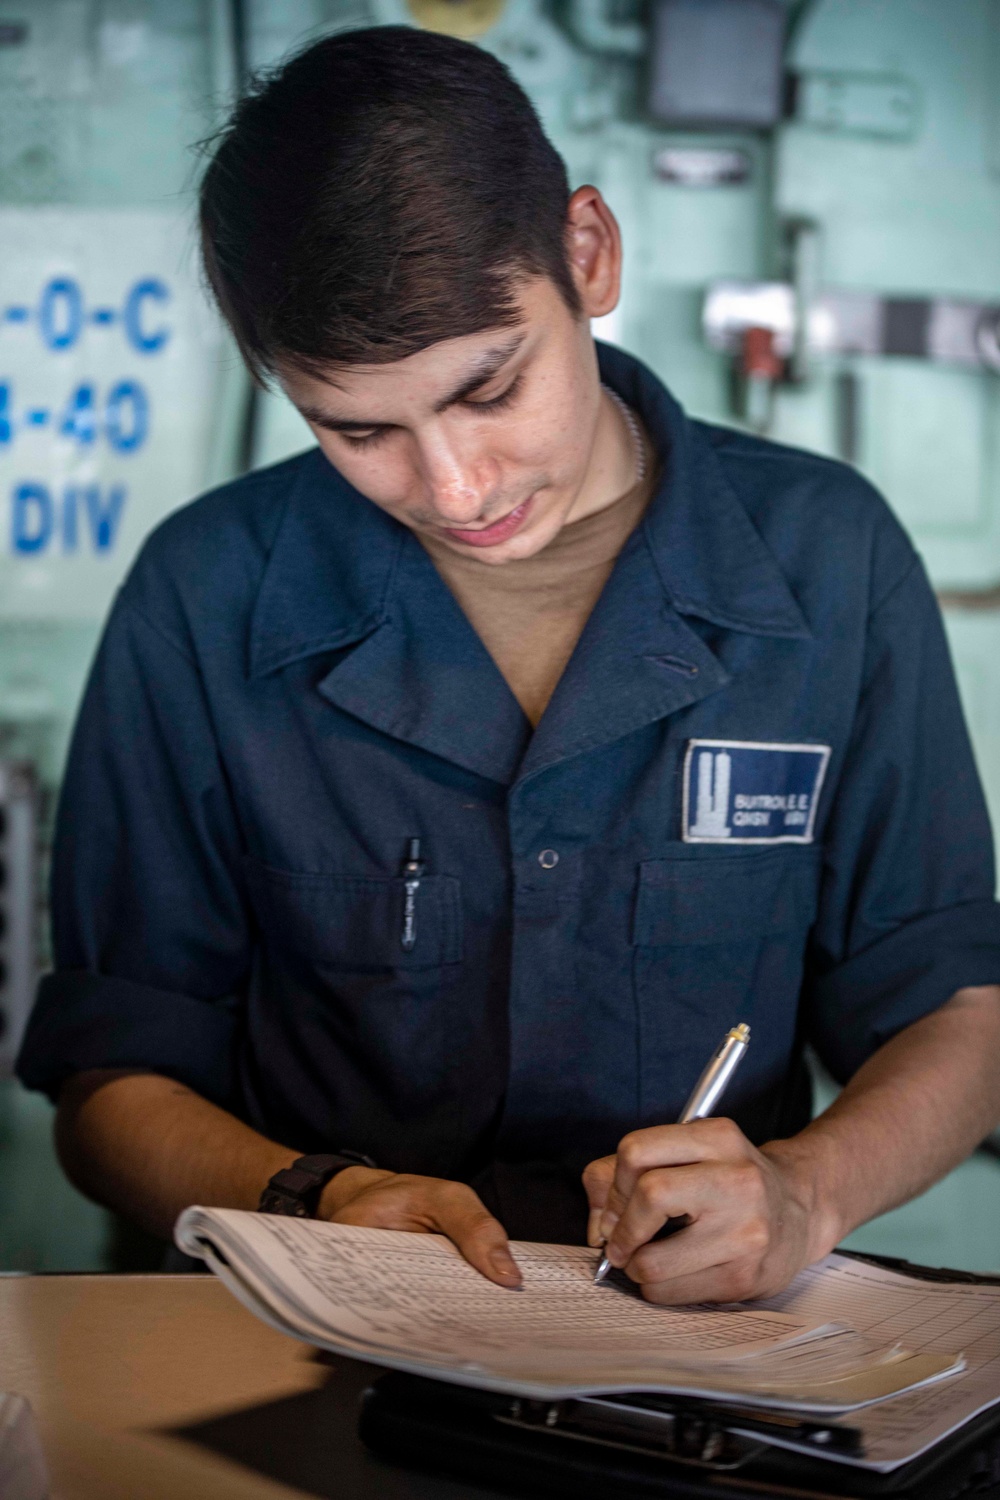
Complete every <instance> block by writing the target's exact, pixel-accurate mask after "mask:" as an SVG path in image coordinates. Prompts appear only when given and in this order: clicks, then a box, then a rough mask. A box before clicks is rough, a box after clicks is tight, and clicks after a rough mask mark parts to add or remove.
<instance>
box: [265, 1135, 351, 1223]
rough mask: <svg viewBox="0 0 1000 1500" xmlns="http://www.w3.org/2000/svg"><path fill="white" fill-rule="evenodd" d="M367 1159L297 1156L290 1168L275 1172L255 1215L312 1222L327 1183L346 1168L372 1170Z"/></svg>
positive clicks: (345, 1154) (328, 1154)
mask: <svg viewBox="0 0 1000 1500" xmlns="http://www.w3.org/2000/svg"><path fill="white" fill-rule="evenodd" d="M374 1166H375V1163H374V1162H373V1161H372V1159H371V1157H370V1156H363V1155H362V1154H361V1152H360V1151H337V1152H319V1153H317V1154H315V1155H313V1156H300V1157H299V1158H298V1159H297V1160H296V1161H293V1162H292V1165H291V1166H290V1167H282V1169H281V1171H280V1172H275V1174H274V1176H273V1177H272V1178H271V1180H270V1181H269V1182H268V1184H267V1187H266V1188H265V1189H264V1191H263V1192H262V1193H261V1195H260V1202H259V1203H258V1205H257V1212H258V1213H262V1214H284V1215H286V1216H288V1217H290V1218H295V1219H313V1218H315V1217H316V1210H317V1209H318V1208H319V1200H320V1195H321V1194H322V1192H323V1189H324V1188H325V1187H326V1185H327V1183H328V1182H330V1181H332V1179H333V1178H334V1177H336V1175H337V1173H338V1172H343V1171H345V1170H346V1168H348V1167H374Z"/></svg>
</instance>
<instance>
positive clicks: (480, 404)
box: [468, 375, 521, 411]
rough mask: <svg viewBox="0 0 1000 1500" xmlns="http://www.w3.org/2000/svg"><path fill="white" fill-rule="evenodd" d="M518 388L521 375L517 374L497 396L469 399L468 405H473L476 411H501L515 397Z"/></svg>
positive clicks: (519, 387)
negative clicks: (480, 399) (479, 399)
mask: <svg viewBox="0 0 1000 1500" xmlns="http://www.w3.org/2000/svg"><path fill="white" fill-rule="evenodd" d="M520 389H521V377H520V375H518V376H517V378H516V379H515V380H512V381H511V383H510V385H509V386H508V387H507V389H506V390H505V391H503V392H502V393H501V394H500V395H499V396H491V397H490V399H489V400H488V401H470V402H468V405H469V406H472V407H474V408H475V410H476V411H502V409H503V408H504V407H505V406H510V405H511V403H512V402H514V401H515V400H516V399H517V396H518V393H519V391H520Z"/></svg>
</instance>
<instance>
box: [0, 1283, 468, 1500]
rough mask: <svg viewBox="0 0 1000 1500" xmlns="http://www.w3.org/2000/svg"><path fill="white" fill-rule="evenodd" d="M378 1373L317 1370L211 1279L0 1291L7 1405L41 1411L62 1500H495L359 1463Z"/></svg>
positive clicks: (346, 1365)
mask: <svg viewBox="0 0 1000 1500" xmlns="http://www.w3.org/2000/svg"><path fill="white" fill-rule="evenodd" d="M376 1373H377V1371H376V1370H375V1369H374V1368H373V1367H372V1366H371V1365H362V1364H358V1363H356V1362H354V1361H351V1360H336V1361H331V1362H330V1363H324V1362H321V1361H320V1360H319V1359H317V1357H316V1355H315V1354H314V1353H313V1351H312V1350H310V1349H308V1348H307V1347H306V1346H305V1345H304V1344H299V1343H297V1342H296V1341H295V1340H293V1339H290V1338H286V1337H285V1336H284V1335H283V1334H280V1333H275V1332H274V1331H272V1330H271V1329H270V1328H268V1327H266V1326H265V1325H264V1324H263V1323H261V1322H259V1321H258V1319H257V1318H255V1317H253V1315H252V1314H251V1313H249V1312H247V1311H246V1310H245V1309H244V1308H243V1307H241V1306H240V1305H239V1303H238V1302H236V1301H235V1300H234V1298H233V1297H231V1296H230V1294H229V1293H228V1292H227V1291H226V1290H225V1288H224V1287H223V1286H221V1285H220V1284H219V1283H218V1282H217V1281H216V1280H215V1279H214V1277H211V1276H0V1390H3V1391H16V1392H18V1393H19V1394H20V1395H23V1396H26V1397H27V1398H28V1400H29V1401H30V1402H31V1404H32V1407H33V1408H34V1411H35V1415H36V1418H37V1421H38V1426H39V1430H40V1433H41V1438H42V1444H43V1446H44V1449H45V1455H46V1459H47V1462H48V1465H49V1470H50V1474H51V1478H52V1489H53V1496H54V1500H140V1497H141V1500H178V1497H179V1496H183V1497H184V1500H230V1497H232V1500H236V1497H237V1496H238V1497H240V1500H282V1497H284V1500H287V1497H289V1496H300V1497H301V1496H302V1495H303V1494H305V1495H315V1496H334V1495H336V1496H337V1497H338V1500H354V1497H362V1496H363V1497H365V1500H369V1497H371V1500H374V1497H375V1496H377V1497H378V1500H466V1497H469V1496H472V1495H476V1496H478V1497H479V1500H490V1496H489V1492H487V1491H484V1490H475V1491H473V1490H470V1489H469V1488H467V1487H466V1486H464V1485H459V1484H452V1483H449V1482H447V1481H437V1480H434V1479H431V1478H428V1477H425V1476H421V1475H415V1474H408V1473H405V1472H404V1471H402V1470H397V1469H392V1468H390V1467H388V1466H387V1465H383V1464H381V1463H380V1462H379V1461H378V1460H376V1459H374V1458H372V1457H370V1456H369V1455H368V1454H367V1453H366V1452H365V1450H364V1449H363V1448H362V1446H361V1444H360V1443H359V1442H358V1439H357V1436H356V1434H355V1424H356V1417H357V1403H358V1397H359V1395H360V1392H361V1391H362V1390H363V1389H364V1387H365V1385H367V1384H368V1382H369V1381H370V1380H371V1378H372V1376H373V1375H374V1374H376Z"/></svg>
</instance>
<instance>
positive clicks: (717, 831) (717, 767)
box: [682, 740, 830, 844]
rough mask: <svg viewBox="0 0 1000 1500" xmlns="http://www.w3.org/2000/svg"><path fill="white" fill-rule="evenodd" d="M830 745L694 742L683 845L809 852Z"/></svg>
mask: <svg viewBox="0 0 1000 1500" xmlns="http://www.w3.org/2000/svg"><path fill="white" fill-rule="evenodd" d="M829 759H830V747H829V745H778V744H774V745H772V744H762V743H758V742H756V741H753V740H689V741H688V747H687V754H686V755H685V757H684V814H683V823H682V830H683V831H682V837H683V839H684V842H685V844H718V843H722V842H726V843H729V844H811V843H812V839H813V826H814V824H815V822H816V804H817V803H818V801H819V794H820V789H821V788H822V785H823V777H824V776H825V774H826V767H827V762H828V761H829Z"/></svg>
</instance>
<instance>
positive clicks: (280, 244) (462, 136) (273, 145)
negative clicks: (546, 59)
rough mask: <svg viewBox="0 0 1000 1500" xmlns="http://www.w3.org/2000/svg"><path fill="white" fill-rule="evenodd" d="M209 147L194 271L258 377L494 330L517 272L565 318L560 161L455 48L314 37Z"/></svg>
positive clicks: (471, 53) (529, 116) (356, 36)
mask: <svg viewBox="0 0 1000 1500" xmlns="http://www.w3.org/2000/svg"><path fill="white" fill-rule="evenodd" d="M212 144H213V145H214V152H213V155H212V159H211V161H210V163H209V165H208V168H207V170H206V171H205V174H204V177H203V179H202V184H201V203H200V220H201V236H202V250H203V256H204V263H205V270H206V274H207V276H208V280H209V283H210V285H211V288H212V291H213V293H214V295H215V298H216V300H217V302H218V304H219V307H220V308H221V310H222V313H223V316H224V317H225V319H226V321H227V322H228V323H229V325H230V327H231V328H232V330H233V333H234V335H235V337H236V340H237V343H238V344H239V346H240V349H241V351H242V353H243V356H244V358H245V360H246V362H247V364H248V366H249V367H250V369H251V371H252V372H253V373H254V375H255V376H256V377H257V378H258V379H263V378H265V377H266V376H267V375H268V374H269V373H271V372H273V371H274V370H275V369H278V368H280V367H281V366H282V365H292V366H298V367H300V368H304V369H307V370H311V371H319V370H321V369H322V368H323V367H327V366H331V365H333V366H336V365H350V364H359V363H364V364H380V363H386V362H388V361H391V360H397V359H403V358H405V357H406V356H407V355H410V354H415V353H416V352H417V351H418V350H420V349H425V348H427V347H428V346H429V345H431V344H435V343H438V342H439V341H440V340H442V339H446V338H457V337H459V336H461V335H463V334H470V333H480V332H482V331H483V330H485V329H488V328H495V327H503V326H511V325H512V324H514V323H516V322H517V309H516V294H517V282H518V278H519V277H523V276H531V275H543V276H547V277H549V278H550V279H551V280H552V281H553V282H554V283H555V285H556V287H557V288H558V289H559V291H560V293H561V294H562V297H563V299H564V301H565V302H566V304H567V305H568V306H569V307H570V309H571V310H572V311H573V312H574V313H578V312H579V311H580V302H579V298H578V296H577V292H576V288H575V285H574V283H573V279H572V276H571V273H570V269H569V261H568V256H567V248H566V212H567V206H568V202H569V184H568V181H567V178H566V168H565V167H564V165H563V162H562V159H561V157H560V156H559V154H558V153H557V152H556V150H555V149H554V147H553V146H552V145H551V143H550V142H549V141H548V139H547V138H546V136H545V133H544V131H543V130H542V126H541V123H540V122H539V119H538V116H537V115H536V113H535V111H534V109H533V107H532V105H531V102H530V101H529V99H528V97H527V95H526V94H525V93H524V90H523V89H522V88H521V87H520V86H519V84H517V83H516V82H515V80H514V79H513V77H512V76H511V74H510V73H509V72H508V70H507V69H506V68H505V67H504V66H503V64H502V63H501V62H499V61H498V60H497V59H496V58H495V57H493V56H491V55H490V53H488V52H484V51H483V50H481V49H480V48H479V47H475V46H472V45H471V44H470V43H468V42H460V41H456V40H454V39H453V38H451V37H446V36H439V35H435V34H433V33H431V32H426V31H418V30H415V29H413V28H410V27H408V26H381V27H372V28H370V29H366V30H360V31H349V32H342V33H340V34H338V35H335V36H331V37H327V38H326V39H325V40H323V41H321V42H318V43H316V44H315V45H314V46H311V47H309V48H307V49H306V50H305V51H303V52H301V53H299V54H298V56H296V57H293V58H292V59H291V60H290V61H288V62H286V63H285V64H284V65H283V66H282V67H280V68H279V69H277V70H276V71H274V72H272V73H270V74H268V75H265V76H262V77H260V78H258V79H257V80H256V81H255V83H254V84H253V86H252V87H251V89H250V90H249V92H248V93H247V95H246V97H244V98H243V99H241V100H240V102H239V103H238V104H237V106H236V108H235V110H234V111H233V115H232V118H231V120H230V121H229V123H228V125H227V126H226V127H225V128H224V130H223V131H222V132H221V134H220V135H219V136H218V137H217V138H216V141H215V142H213V143H212Z"/></svg>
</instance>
